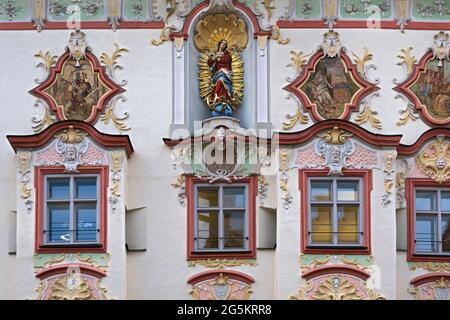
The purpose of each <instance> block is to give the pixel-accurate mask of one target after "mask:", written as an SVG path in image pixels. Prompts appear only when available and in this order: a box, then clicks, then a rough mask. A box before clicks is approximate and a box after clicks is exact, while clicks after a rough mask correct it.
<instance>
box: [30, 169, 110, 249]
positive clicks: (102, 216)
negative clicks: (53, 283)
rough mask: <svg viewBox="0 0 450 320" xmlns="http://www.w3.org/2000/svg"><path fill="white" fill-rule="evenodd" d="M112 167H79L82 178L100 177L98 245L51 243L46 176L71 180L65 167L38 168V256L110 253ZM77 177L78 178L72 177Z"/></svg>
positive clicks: (36, 244) (36, 186)
mask: <svg viewBox="0 0 450 320" xmlns="http://www.w3.org/2000/svg"><path fill="white" fill-rule="evenodd" d="M108 170H109V168H108V166H81V167H78V171H79V173H80V177H83V175H96V176H98V180H97V181H98V185H97V188H98V190H99V191H98V199H97V205H98V208H99V210H98V221H97V223H98V224H97V228H98V229H99V230H100V231H99V234H98V242H97V243H80V242H76V243H71V244H64V243H47V242H46V240H45V235H44V228H45V223H46V217H45V216H46V214H47V213H46V198H45V197H46V194H47V190H46V183H45V182H46V176H51V177H52V178H53V177H56V176H58V175H60V176H61V177H67V176H68V175H67V174H66V173H64V168H63V167H36V168H35V189H36V207H35V208H36V224H35V252H36V253H62V252H64V253H78V252H80V251H82V252H93V253H94V252H98V253H104V252H106V250H107V212H108V202H107V193H108V179H109V176H108ZM70 175H74V176H76V175H77V174H70Z"/></svg>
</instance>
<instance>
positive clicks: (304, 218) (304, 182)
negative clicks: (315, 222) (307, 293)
mask: <svg viewBox="0 0 450 320" xmlns="http://www.w3.org/2000/svg"><path fill="white" fill-rule="evenodd" d="M342 174H343V175H342V177H350V178H352V177H354V178H362V181H363V188H364V189H363V197H364V199H363V206H362V210H363V220H364V221H363V230H362V232H363V233H364V238H363V239H364V240H363V243H362V245H361V247H360V248H359V247H358V248H345V247H338V246H336V247H333V246H328V247H326V248H316V247H311V246H308V221H309V220H308V219H309V217H308V208H309V205H308V201H309V199H308V188H309V185H308V179H309V178H314V177H327V176H328V175H329V170H328V169H302V170H299V179H298V182H299V186H298V187H299V190H300V192H301V196H300V203H301V205H300V230H301V239H300V243H301V244H300V250H301V252H302V253H306V254H364V255H370V254H371V252H372V247H371V230H370V216H371V214H370V210H371V202H370V194H371V191H372V170H368V169H367V170H366V169H343V170H342Z"/></svg>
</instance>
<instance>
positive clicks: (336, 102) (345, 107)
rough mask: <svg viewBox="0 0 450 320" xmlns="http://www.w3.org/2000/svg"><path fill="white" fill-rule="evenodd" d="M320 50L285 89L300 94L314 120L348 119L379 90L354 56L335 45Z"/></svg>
mask: <svg viewBox="0 0 450 320" xmlns="http://www.w3.org/2000/svg"><path fill="white" fill-rule="evenodd" d="M324 48H325V49H320V50H319V51H317V52H316V53H315V54H314V55H313V56H312V57H311V58H310V59H309V62H308V63H307V64H306V65H305V66H304V67H302V69H301V72H300V73H299V74H298V76H297V78H295V80H294V81H292V82H291V83H290V84H289V85H287V86H286V87H285V88H284V89H285V90H287V91H289V92H290V93H292V94H293V95H294V96H296V97H297V98H298V99H299V100H300V102H301V104H302V105H303V107H304V109H305V110H306V111H309V112H310V114H311V116H312V119H313V120H315V121H323V120H328V119H344V120H348V119H349V118H350V114H351V113H352V112H354V111H359V107H360V104H361V102H362V101H363V100H364V98H366V97H367V96H368V95H370V94H372V93H374V92H375V91H377V90H379V87H377V86H376V85H375V84H374V83H370V82H369V81H368V80H366V79H365V78H363V77H362V76H361V75H360V74H359V73H358V71H357V67H356V66H355V65H354V64H353V63H352V61H351V59H350V58H349V57H348V56H347V55H346V54H345V52H343V51H342V48H341V47H339V46H336V45H335V42H334V43H333V46H331V45H328V46H327V47H324Z"/></svg>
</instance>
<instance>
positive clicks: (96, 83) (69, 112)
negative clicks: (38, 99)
mask: <svg viewBox="0 0 450 320" xmlns="http://www.w3.org/2000/svg"><path fill="white" fill-rule="evenodd" d="M76 64H77V61H76V60H73V59H71V60H67V61H66V62H65V63H64V65H63V67H62V70H61V73H59V74H58V75H57V76H56V79H55V80H54V81H53V83H52V84H51V85H50V86H49V87H48V88H46V89H45V90H44V92H45V93H46V94H47V95H48V96H49V97H50V98H52V99H53V100H54V101H55V104H56V105H57V106H58V107H59V108H61V109H62V114H63V117H64V119H65V120H81V121H86V120H87V119H89V118H90V116H91V114H92V113H93V108H95V107H97V105H98V104H99V102H100V100H101V99H102V97H103V96H105V94H107V93H108V92H109V91H110V90H111V89H110V88H108V87H107V86H106V85H105V84H104V83H103V81H102V80H101V78H100V77H99V74H98V72H94V70H93V65H92V63H91V62H90V61H89V60H87V59H84V60H81V61H80V66H78V67H77V66H76Z"/></svg>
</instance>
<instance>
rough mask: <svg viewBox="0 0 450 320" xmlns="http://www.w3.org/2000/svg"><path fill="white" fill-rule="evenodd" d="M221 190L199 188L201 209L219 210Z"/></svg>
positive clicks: (199, 205)
mask: <svg viewBox="0 0 450 320" xmlns="http://www.w3.org/2000/svg"><path fill="white" fill-rule="evenodd" d="M218 191H219V189H217V188H198V204H197V206H198V207H200V208H208V207H212V208H217V207H218V206H219V196H218Z"/></svg>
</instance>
